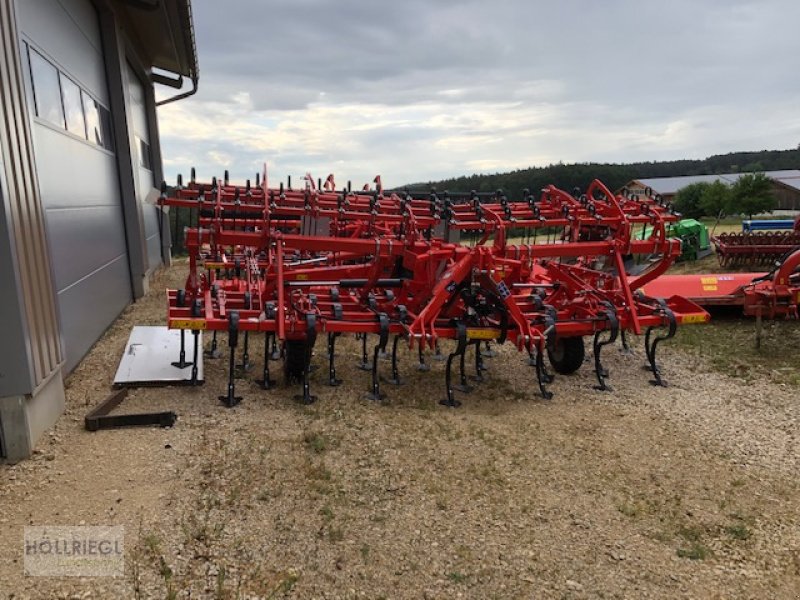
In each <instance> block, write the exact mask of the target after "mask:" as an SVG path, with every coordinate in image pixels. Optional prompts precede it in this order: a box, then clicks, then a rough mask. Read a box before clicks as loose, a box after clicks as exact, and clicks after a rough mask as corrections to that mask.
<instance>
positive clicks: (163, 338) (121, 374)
mask: <svg viewBox="0 0 800 600" xmlns="http://www.w3.org/2000/svg"><path fill="white" fill-rule="evenodd" d="M180 351H181V332H180V331H179V330H177V329H167V328H166V327H165V326H155V327H152V326H145V325H136V326H134V328H133V330H132V331H131V335H130V337H129V338H128V343H127V344H126V345H125V351H124V352H123V353H122V359H121V360H120V361H119V368H118V369H117V374H116V375H115V376H114V385H121V386H126V385H158V384H164V385H168V384H182V383H188V382H189V380H190V378H191V376H192V365H191V364H190V365H189V366H187V367H184V368H183V369H179V368H177V367H175V366H173V365H172V363H173V362H177V361H178V358H179V356H180ZM197 353H198V357H197V380H198V382H202V381H203V332H202V331H201V332H200V333H199V338H198V352H197ZM193 356H194V335H193V334H192V332H191V331H187V332H186V360H187V361H189V362H190V363H191V361H192V358H193Z"/></svg>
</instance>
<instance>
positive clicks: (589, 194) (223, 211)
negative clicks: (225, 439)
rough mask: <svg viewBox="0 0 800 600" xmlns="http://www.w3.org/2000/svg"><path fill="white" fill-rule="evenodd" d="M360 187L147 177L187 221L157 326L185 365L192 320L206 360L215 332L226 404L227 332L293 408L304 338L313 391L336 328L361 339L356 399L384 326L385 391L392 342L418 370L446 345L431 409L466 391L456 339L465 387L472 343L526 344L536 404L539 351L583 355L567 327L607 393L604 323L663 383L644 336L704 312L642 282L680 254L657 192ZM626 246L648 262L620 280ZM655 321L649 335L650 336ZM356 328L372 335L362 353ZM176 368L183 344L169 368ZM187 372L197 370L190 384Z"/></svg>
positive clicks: (558, 360)
mask: <svg viewBox="0 0 800 600" xmlns="http://www.w3.org/2000/svg"><path fill="white" fill-rule="evenodd" d="M374 183H375V184H376V187H375V189H369V186H365V187H364V189H362V190H359V191H354V190H352V189H351V186H350V185H349V184H348V186H347V187H346V188H343V189H341V190H339V191H337V190H336V185H335V182H334V178H333V176H332V175H331V176H329V177H328V178H327V179H326V180H325V182H324V183H323V182H322V181H321V180H318V181H317V182H315V181H314V179H313V178H312V177H311V176H310V175H307V176H306V177H305V178H304V180H303V183H302V186H301V188H300V189H293V188H292V186H291V180H289V181H288V183H287V185H286V186H284V185H283V184H282V183H281V184H280V185H279V186H278V187H277V188H270V187H269V186H268V184H267V176H266V168H265V170H264V171H263V174H262V175H261V176H258V175H257V176H256V185H255V186H251V185H250V182H249V181H248V182H247V183H246V184H245V185H244V186H236V185H231V184H230V183H229V181H228V176H227V172H226V175H225V177H224V178H223V179H221V180H217V179H216V178H214V179H212V181H211V182H207V183H199V182H198V181H196V178H195V175H194V170H192V176H191V178H190V181H189V182H188V184H187V185H186V186H184V185H183V182H182V180H181V178H180V177H179V180H178V186H177V187H176V188H175V189H174V191H173V193H171V194H168V193H167V188H166V185H164V186H162V195H161V198H160V200H159V203H160V204H161V205H162V206H173V207H183V208H188V209H190V210H192V211H195V212H196V216H197V227H190V228H187V229H186V231H185V238H186V239H185V245H186V248H187V250H188V253H189V275H188V278H187V280H186V284H185V286H184V288H183V289H181V290H168V291H167V301H168V326H169V327H170V328H177V329H181V330H183V331H184V332H185V331H191V332H193V333H194V334H195V335H194V357H195V358H196V357H197V352H198V351H199V350H198V342H197V339H198V336H197V333H198V332H199V331H200V330H210V331H212V332H213V337H212V341H211V348H210V350H209V353H210V355H212V356H213V355H216V354H217V353H218V351H217V332H218V331H227V332H228V343H229V347H230V351H229V383H228V391H227V394H226V395H225V396H222V397H221V400H222V401H223V402H224V403H225V404H226V405H228V406H233V405H235V404H237V403H238V402H239V401H240V400H241V398H239V397H238V396H236V393H235V389H234V368H235V363H236V348H237V346H238V339H239V334H240V332H242V333H243V335H244V343H243V346H244V348H243V358H242V365H243V366H245V367H247V366H248V363H249V335H250V334H251V333H255V332H260V333H263V334H264V344H265V361H264V371H263V376H262V379H261V380H260V381H261V385H262V386H263V387H264V388H269V387H271V386H272V385H273V384H274V381H273V380H272V379H271V377H270V372H269V362H270V361H269V359H270V358H280V357H281V356H282V357H283V359H284V370H285V373H286V376H287V380H298V381H299V382H300V383H301V384H302V389H303V391H302V395H301V396H299V398H300V399H301V400H302V401H303V402H306V403H309V402H313V400H314V396H312V394H311V391H310V383H309V370H310V362H311V355H312V351H313V348H314V345H315V343H316V340H317V337H318V335H319V334H326V335H327V344H328V362H329V373H328V381H327V382H328V383H329V384H330V385H338V384H339V383H341V381H340V380H339V379H338V378H337V376H336V369H335V344H336V339H337V338H338V337H339V336H340V335H342V334H355V335H357V336H358V337H360V339H361V341H362V360H361V363H360V365H359V366H360V367H361V368H363V369H365V370H369V371H370V372H371V383H370V388H369V396H370V398H372V399H375V400H380V399H383V398H384V394H383V392H382V390H381V386H380V381H381V378H380V376H379V373H378V371H379V369H378V359H379V357H380V356H381V355H382V354H384V353H386V351H387V347H388V345H389V338H390V337H392V336H394V339H393V340H392V344H391V359H392V362H391V364H392V374H391V377H390V378H388V381H389V382H390V383H395V384H396V383H399V382H400V376H399V372H398V366H397V353H398V346H399V343H400V341H404V343H406V344H407V345H408V347H409V348H411V349H413V348H415V347H416V349H417V352H418V368H420V369H426V368H427V367H428V365H427V364H426V362H425V351H426V350H432V351H434V352H435V353H436V355H439V354H440V344H439V341H440V340H442V339H450V340H453V341H454V342H455V348H454V349H453V351H452V352H450V353H449V355H448V356H447V363H446V367H445V397H444V399H443V400H442V401H441V403H442V404H444V405H446V406H458V405H459V404H460V402H459V401H458V400H457V399H456V398H455V395H454V390H460V391H466V390H468V389H469V386H468V384H467V377H466V373H465V357H466V353H467V350H468V349H469V347H470V346H472V347H473V349H474V353H475V363H474V364H475V371H476V377H477V378H478V379H479V380H480V378H481V374H482V371H483V370H484V363H483V356H484V350H482V346H483V347H484V349H485V348H486V347H487V346H488V345H489V342H490V341H495V342H497V343H501V344H502V343H504V342H506V341H509V342H510V343H513V344H514V345H515V346H516V348H517V349H518V350H520V351H524V352H527V353H528V355H529V356H530V364H531V365H532V366H533V367H534V368H535V373H536V378H537V384H538V387H539V390H540V392H541V394H542V395H543V396H544V397H545V398H549V397H551V392H550V391H549V390H548V389H547V384H549V383H550V382H551V381H552V376H551V375H550V374H549V373H548V372H547V370H546V368H545V364H544V354H545V352H547V353H548V354H549V358H550V362H551V364H552V365H553V367H554V368H555V369H556V371H558V372H562V373H568V372H572V371H574V370H576V369H577V368H578V367H579V366H580V363H581V362H582V359H583V338H584V337H588V336H593V341H592V346H593V350H594V362H595V374H596V377H597V381H598V385H597V388H598V389H601V390H608V389H610V388H609V386H608V384H607V381H606V379H607V377H608V372H607V370H606V369H605V368H604V367H603V365H602V361H601V351H602V348H603V347H604V346H606V345H608V344H610V343H612V342H614V341H615V340H616V339H617V337H618V335H619V334H620V333H622V337H623V340H624V334H625V332H626V331H630V332H633V333H634V334H637V335H639V334H642V333H645V347H646V355H647V360H648V364H649V368H650V370H651V371H652V373H653V376H654V379H653V382H654V383H656V384H659V385H663V384H664V382H663V380H662V378H661V374H660V371H659V368H658V366H657V363H656V349H657V347H658V344H659V343H660V342H661V341H663V340H665V339H669V338H670V337H672V336H673V335H674V333H675V330H676V327H677V325H678V324H679V323H696V322H705V321H707V320H708V314H707V313H706V312H705V311H704V310H703V309H701V308H700V307H699V306H697V305H696V304H694V303H692V302H690V301H688V300H686V299H684V298H681V297H679V296H671V297H669V298H667V299H663V298H654V297H649V296H647V295H645V294H644V293H643V292H642V288H643V286H645V285H646V284H647V283H649V282H651V281H653V280H654V279H655V278H656V277H658V276H659V275H661V274H662V273H664V272H665V271H666V270H667V269H668V268H669V266H670V265H671V264H672V262H673V260H674V259H675V258H676V257H677V256H678V255H679V254H680V250H681V248H680V242H679V241H678V240H674V239H669V238H667V237H666V234H665V231H666V229H665V224H667V223H670V222H674V221H675V220H677V216H676V215H675V214H674V212H673V211H672V210H671V208H670V207H669V206H668V205H665V204H664V203H663V201H661V200H660V198H655V197H648V198H639V197H628V198H626V197H622V196H615V195H614V194H613V193H612V192H611V191H610V190H609V189H608V188H607V187H605V186H604V185H603V184H602V183H601V182H599V181H594V182H592V184H591V185H590V186H589V188H588V189H587V191H586V193H585V194H581V193H579V192H578V191H575V192H573V193H572V194H570V193H567V192H565V191H563V190H560V189H558V188H555V187H554V186H548V187H546V188H544V189H543V190H542V191H541V195H540V196H538V197H537V196H535V195H534V194H532V193H530V192H528V191H527V190H526V191H525V192H524V194H523V197H522V198H521V199H520V200H518V201H510V200H509V199H508V198H507V197H506V196H505V195H504V194H503V192H502V191H497V192H494V193H477V192H470V193H467V194H452V193H448V192H442V193H436V192H435V191H431V192H425V193H420V192H409V191H384V190H383V189H382V187H381V182H380V177H376V178H375V180H374ZM637 225H641V226H643V227H651V228H652V233H651V235H650V236H649V237H648V238H646V239H642V240H637V239H634V238H633V236H632V235H631V233H632V229H633V227H634V226H637ZM462 234H469V235H472V236H474V237H475V243H474V244H472V245H468V244H462V243H459V242H458V241H457V240H458V239H459V238H460V236H461V235H462ZM520 234H521V237H520ZM512 237H517V238H519V240H517V239H512ZM512 241H513V242H515V243H510V242H512ZM518 241H519V242H521V243H516V242H518ZM631 255H643V256H647V257H650V258H651V260H650V268H649V269H648V270H646V271H645V272H643V273H640V274H639V275H638V276H636V277H633V278H629V277H627V276H626V273H625V259H626V257H630V256H631ZM661 328H663V329H664V331H665V333H663V334H658V335H654V334H653V332H654V330H656V329H661ZM368 336H375V339H376V342H375V345H374V347H373V348H372V355H371V357H370V355H369V347H368ZM182 339H183V332H182ZM565 356H566V357H571V358H569V359H568V360H567V359H564V357H565ZM576 356H579V358H580V360H577V361H576V360H575V357H576ZM456 360H457V361H458V365H459V378H458V382H457V383H455V384H454V383H453V376H452V369H453V364H454V362H455V361H456ZM193 362H194V363H195V365H196V360H195V361H193ZM576 363H577V364H576ZM189 364H192V363H191V362H189V361H186V353H185V348H184V347H183V345H182V349H181V356H180V359H179V361H178V363H177V366H179V367H181V368H185V367H186V366H188V365H189ZM195 374H196V366H195V367H194V368H193V371H192V380H194V379H195V377H196V375H195Z"/></svg>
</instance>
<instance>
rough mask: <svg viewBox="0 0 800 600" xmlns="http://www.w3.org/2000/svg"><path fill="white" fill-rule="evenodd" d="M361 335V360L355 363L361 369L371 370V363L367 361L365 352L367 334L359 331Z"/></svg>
mask: <svg viewBox="0 0 800 600" xmlns="http://www.w3.org/2000/svg"><path fill="white" fill-rule="evenodd" d="M358 335H360V336H361V362H360V363H358V364H357V365H356V367H358V368H359V369H361V370H362V371H371V370H372V364H371V363H370V362H369V354H368V353H367V334H366V333H360V334H358Z"/></svg>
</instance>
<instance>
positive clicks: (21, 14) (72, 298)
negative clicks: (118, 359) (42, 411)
mask: <svg viewBox="0 0 800 600" xmlns="http://www.w3.org/2000/svg"><path fill="white" fill-rule="evenodd" d="M16 6H17V20H18V23H19V27H20V30H21V31H22V42H23V44H22V46H23V48H22V50H23V62H25V61H27V62H28V65H27V66H29V67H30V69H29V79H28V81H27V84H28V85H27V88H28V92H29V96H30V97H29V99H30V105H31V111H32V112H33V115H32V121H33V141H34V151H35V155H36V168H37V174H38V180H39V187H40V190H41V197H42V203H43V205H44V209H45V220H46V224H47V234H48V241H49V246H50V254H51V264H52V268H53V275H54V280H55V286H56V291H57V294H58V308H59V317H60V322H61V331H62V336H63V341H64V349H65V353H66V369H67V371H71V370H72V369H73V368H74V367H75V366H76V365H77V364H78V362H79V361H80V359H81V358H82V357H83V356H84V354H85V353H86V352H87V351H88V350H89V348H91V346H92V344H93V343H94V342H95V341H96V340H97V339H98V338H99V337H100V336H101V335H102V333H103V332H104V331H105V329H106V328H107V327H108V326H109V325H110V324H111V323H112V322H113V321H114V319H115V318H116V317H117V316H118V315H119V313H120V312H121V311H122V310H123V309H124V308H125V306H127V304H128V303H129V302H130V301H131V299H132V293H131V281H130V273H129V263H128V256H127V247H126V243H125V230H124V226H123V214H122V205H121V201H120V191H119V189H120V188H119V175H118V169H117V164H116V157H115V154H114V147H115V145H114V141H113V139H112V136H111V129H110V119H109V112H108V108H107V107H108V106H109V101H108V85H107V82H106V76H105V67H104V59H103V52H102V45H101V38H100V30H99V24H98V17H97V13H96V11H95V9H94V7H93V5H92V4H91V2H90V1H89V0H18V1H17V4H16Z"/></svg>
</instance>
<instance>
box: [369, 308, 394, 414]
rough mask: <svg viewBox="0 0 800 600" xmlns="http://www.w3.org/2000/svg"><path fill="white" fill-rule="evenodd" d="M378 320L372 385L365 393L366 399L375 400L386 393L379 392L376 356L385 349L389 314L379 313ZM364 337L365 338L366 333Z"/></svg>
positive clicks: (384, 396) (382, 398)
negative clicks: (378, 328) (378, 326)
mask: <svg viewBox="0 0 800 600" xmlns="http://www.w3.org/2000/svg"><path fill="white" fill-rule="evenodd" d="M378 322H379V323H380V333H379V334H378V343H377V344H375V350H374V352H373V354H372V387H371V390H370V392H369V393H368V394H367V398H368V399H370V400H375V401H376V402H380V401H382V400H384V399H385V398H386V394H383V393H381V384H380V377H378V357H379V356H380V354H381V352H385V351H386V344H387V343H388V341H389V316H388V315H387V314H386V313H379V314H378ZM364 337H365V338H366V335H365V336H364Z"/></svg>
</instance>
